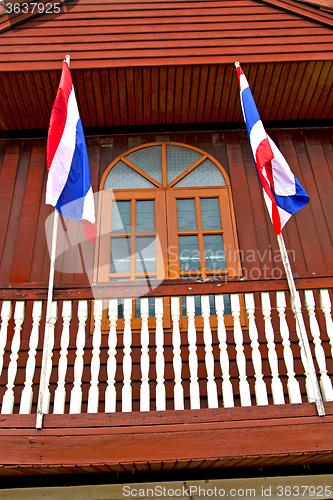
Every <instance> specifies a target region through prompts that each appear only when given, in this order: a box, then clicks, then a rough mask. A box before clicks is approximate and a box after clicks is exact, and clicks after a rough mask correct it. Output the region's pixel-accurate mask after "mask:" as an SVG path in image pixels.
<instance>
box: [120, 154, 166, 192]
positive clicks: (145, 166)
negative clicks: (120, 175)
mask: <svg viewBox="0 0 333 500" xmlns="http://www.w3.org/2000/svg"><path fill="white" fill-rule="evenodd" d="M126 159H127V160H129V161H130V162H131V163H134V165H136V166H137V167H139V168H141V170H143V171H144V172H145V173H146V174H148V175H150V177H152V178H153V179H155V180H156V181H158V182H159V183H160V184H162V182H163V181H162V147H161V146H150V147H147V148H142V149H137V150H136V151H133V153H130V154H129V155H127V156H126ZM148 182H149V181H148Z"/></svg>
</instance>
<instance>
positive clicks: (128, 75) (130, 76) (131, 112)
mask: <svg viewBox="0 0 333 500" xmlns="http://www.w3.org/2000/svg"><path fill="white" fill-rule="evenodd" d="M125 80H126V89H127V108H128V123H127V124H128V125H135V98H134V71H133V68H125Z"/></svg>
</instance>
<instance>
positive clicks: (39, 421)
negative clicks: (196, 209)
mask: <svg viewBox="0 0 333 500" xmlns="http://www.w3.org/2000/svg"><path fill="white" fill-rule="evenodd" d="M65 61H66V62H67V64H68V66H69V64H70V56H68V55H67V56H66V57H65ZM58 222H59V212H58V210H57V209H55V211H54V219H53V232H52V245H51V262H50V274H49V287H48V292H47V305H46V317H45V333H44V344H43V356H42V366H41V374H40V382H39V392H38V403H37V417H36V429H41V428H42V425H43V416H44V413H43V404H44V397H45V389H46V385H47V382H46V375H47V357H48V350H49V343H50V324H51V323H50V322H51V307H52V297H53V284H54V268H55V258H56V247H57V233H58Z"/></svg>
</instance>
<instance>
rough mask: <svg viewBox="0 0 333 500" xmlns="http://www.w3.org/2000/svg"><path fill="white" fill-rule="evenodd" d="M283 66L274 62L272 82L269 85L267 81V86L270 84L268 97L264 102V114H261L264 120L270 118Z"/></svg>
mask: <svg viewBox="0 0 333 500" xmlns="http://www.w3.org/2000/svg"><path fill="white" fill-rule="evenodd" d="M282 67H283V64H282V63H275V64H274V68H273V74H272V78H271V82H270V84H269V85H268V83H267V86H268V90H267V97H266V100H265V104H264V107H263V112H262V116H261V119H262V120H263V121H265V120H268V119H269V114H270V111H271V109H272V104H273V100H274V97H275V93H276V89H277V86H278V83H279V79H280V75H281V71H282ZM265 83H266V82H265Z"/></svg>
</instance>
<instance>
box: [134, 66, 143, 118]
mask: <svg viewBox="0 0 333 500" xmlns="http://www.w3.org/2000/svg"><path fill="white" fill-rule="evenodd" d="M134 89H135V94H134V98H135V124H136V125H142V124H143V93H142V68H134Z"/></svg>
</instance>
